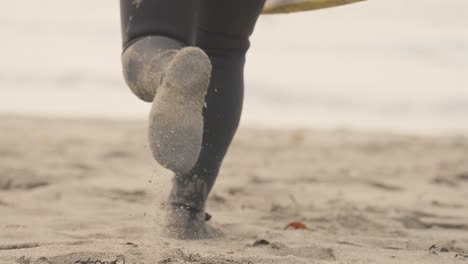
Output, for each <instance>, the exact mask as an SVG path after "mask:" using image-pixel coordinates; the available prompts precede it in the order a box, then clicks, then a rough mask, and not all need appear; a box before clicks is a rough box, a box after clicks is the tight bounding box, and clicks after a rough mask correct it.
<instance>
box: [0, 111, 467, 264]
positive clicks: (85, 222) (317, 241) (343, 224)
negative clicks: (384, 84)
mask: <svg viewBox="0 0 468 264" xmlns="http://www.w3.org/2000/svg"><path fill="white" fill-rule="evenodd" d="M145 126H146V125H145V123H144V122H141V121H109V120H107V121H106V120H88V119H74V120H72V119H68V120H67V119H44V118H35V117H27V116H23V117H19V116H6V115H2V116H0V131H1V136H0V216H1V217H0V263H21V264H27V263H29V264H32V263H35V264H39V263H40V264H45V263H53V264H55V263H57V264H64V263H80V262H79V261H82V262H81V263H95V262H96V260H101V261H108V262H112V261H113V263H124V262H125V263H138V264H140V263H468V255H467V254H468V161H467V159H468V136H467V135H465V136H439V137H437V136H433V137H426V136H425V137H423V136H416V135H397V134H389V133H381V132H372V133H371V132H353V131H346V130H328V131H327V130H286V129H284V130H278V129H276V130H267V129H249V128H241V129H240V131H239V133H238V135H237V137H236V139H235V142H234V144H233V146H232V148H231V150H230V152H229V154H228V156H227V158H226V161H225V163H224V167H223V169H222V171H221V175H220V177H219V180H218V182H217V185H216V186H215V189H214V191H213V193H212V195H211V197H210V201H209V203H208V211H209V212H210V213H211V214H212V215H213V219H212V220H211V221H210V222H211V224H212V225H213V226H214V227H216V228H218V229H220V230H222V232H223V233H224V235H223V236H222V237H219V238H215V239H210V240H202V241H178V240H173V239H170V238H166V237H163V236H161V235H160V234H161V231H162V230H161V228H160V227H159V223H160V222H161V215H162V212H161V209H160V207H161V203H162V202H163V200H164V197H166V195H167V191H168V189H169V185H170V173H169V172H168V171H165V170H163V169H162V168H160V167H159V166H158V165H157V164H156V163H155V162H154V161H153V160H152V159H151V154H150V152H149V149H148V146H147V143H146V142H145V138H146V131H145V129H146V128H145ZM293 221H296V222H300V223H303V224H305V225H306V227H307V229H297V230H295V229H285V226H286V225H287V224H288V223H290V222H293ZM261 239H263V240H265V241H262V242H259V243H256V245H255V246H253V245H254V243H255V242H256V241H258V240H261ZM98 263H99V262H98Z"/></svg>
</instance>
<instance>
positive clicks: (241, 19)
mask: <svg viewBox="0 0 468 264" xmlns="http://www.w3.org/2000/svg"><path fill="white" fill-rule="evenodd" d="M264 2H265V1H264V0H235V1H231V0H202V1H201V2H200V15H199V22H198V32H197V36H196V45H197V46H198V47H200V48H201V49H202V50H204V51H205V52H206V53H207V54H208V56H209V58H210V61H211V64H212V66H213V69H212V75H211V81H210V86H209V88H208V94H207V97H206V108H205V109H204V112H203V115H204V134H203V143H202V144H203V145H202V150H201V153H200V156H199V159H198V162H197V164H196V166H195V167H194V169H193V170H192V171H191V172H190V173H188V174H186V175H179V176H178V177H176V178H175V182H176V184H175V185H174V189H173V191H172V197H171V199H172V201H173V202H175V203H178V204H186V205H187V206H190V207H192V208H197V209H198V210H203V208H204V206H205V202H206V199H207V196H208V194H209V192H210V190H211V188H212V187H213V184H214V182H215V180H216V177H217V175H218V172H219V169H220V166H221V163H222V161H223V158H224V156H225V154H226V152H227V150H228V147H229V145H230V144H231V140H232V138H233V136H234V134H235V132H236V130H237V126H238V124H239V120H240V116H241V111H242V101H243V92H244V63H245V55H246V52H247V50H248V48H249V45H250V43H249V36H250V35H251V34H252V32H253V30H254V27H255V24H256V21H257V18H258V16H259V15H260V13H261V11H262V8H263V5H264Z"/></svg>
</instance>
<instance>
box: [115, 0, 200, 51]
mask: <svg viewBox="0 0 468 264" xmlns="http://www.w3.org/2000/svg"><path fill="white" fill-rule="evenodd" d="M198 7H199V1H198V0H189V1H188V0H120V18H121V30H122V42H123V46H124V48H126V47H128V46H129V45H130V44H131V43H133V42H134V41H135V40H137V39H138V38H141V37H146V36H163V37H167V38H173V39H175V40H178V41H180V42H182V43H183V44H184V45H186V46H191V45H193V43H194V37H195V32H196V31H195V29H196V25H197V23H196V21H197V16H198V10H199V9H198Z"/></svg>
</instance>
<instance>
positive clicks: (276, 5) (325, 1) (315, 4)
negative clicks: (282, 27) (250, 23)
mask: <svg viewBox="0 0 468 264" xmlns="http://www.w3.org/2000/svg"><path fill="white" fill-rule="evenodd" d="M360 1H365V0H267V1H266V4H265V8H264V9H263V14H281V13H293V12H300V11H308V10H316V9H322V8H329V7H335V6H340V5H347V4H352V3H356V2H360Z"/></svg>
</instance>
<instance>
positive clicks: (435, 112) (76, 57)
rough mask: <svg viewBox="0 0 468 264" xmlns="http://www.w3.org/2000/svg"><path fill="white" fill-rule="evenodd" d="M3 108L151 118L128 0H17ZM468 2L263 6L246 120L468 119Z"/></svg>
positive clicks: (443, 123)
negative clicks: (123, 9) (131, 74)
mask: <svg viewBox="0 0 468 264" xmlns="http://www.w3.org/2000/svg"><path fill="white" fill-rule="evenodd" d="M2 8H3V9H2V10H3V11H2V16H1V17H0V32H1V39H2V40H1V43H2V46H1V47H2V48H1V49H0V54H1V59H0V112H3V113H5V112H8V113H28V114H29V113H33V114H36V115H46V116H50V115H53V116H56V115H57V116H80V117H81V116H85V117H110V118H115V119H121V118H124V119H128V118H130V119H133V118H139V119H145V118H146V117H147V112H148V109H149V105H148V104H145V103H143V102H140V101H139V100H138V99H137V98H136V97H135V96H133V94H131V92H130V91H129V90H128V89H127V88H126V85H125V83H124V81H123V78H122V75H121V68H120V28H119V26H120V22H119V8H118V1H110V0H106V1H92V0H83V1H59V0H43V1H31V0H30V1H5V2H4V3H2ZM467 25H468V2H467V1H466V0H448V1H442V0H413V1H407V0H392V1H383V0H369V1H367V2H362V3H358V4H353V5H349V6H343V7H339V8H333V9H326V10H320V11H312V12H305V13H300V14H291V15H274V16H262V17H261V19H260V20H259V22H258V25H257V28H256V32H255V33H254V36H253V37H252V39H251V40H252V47H251V50H250V53H249V55H248V63H247V67H246V98H245V108H244V114H243V119H242V124H243V125H247V126H275V127H278V126H279V127H282V126H289V125H292V126H294V127H332V128H336V127H346V128H354V129H356V128H357V129H363V128H372V129H376V128H378V129H386V130H397V131H417V132H432V131H451V132H453V131H455V132H456V131H463V130H466V129H468V122H466V121H467V118H468V26H467Z"/></svg>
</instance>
